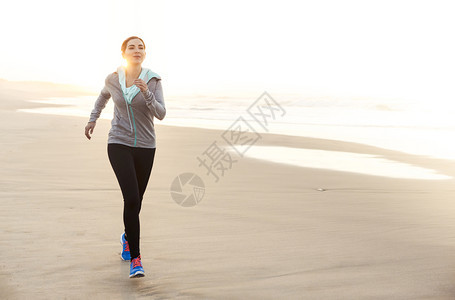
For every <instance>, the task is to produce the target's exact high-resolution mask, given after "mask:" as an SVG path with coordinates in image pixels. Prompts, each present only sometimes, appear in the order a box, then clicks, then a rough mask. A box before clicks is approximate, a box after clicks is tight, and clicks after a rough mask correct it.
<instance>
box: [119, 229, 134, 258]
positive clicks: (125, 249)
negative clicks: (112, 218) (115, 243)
mask: <svg viewBox="0 0 455 300" xmlns="http://www.w3.org/2000/svg"><path fill="white" fill-rule="evenodd" d="M120 244H122V255H121V257H122V259H123V260H131V255H130V245H129V244H128V241H127V240H126V239H125V233H122V235H121V236H120Z"/></svg>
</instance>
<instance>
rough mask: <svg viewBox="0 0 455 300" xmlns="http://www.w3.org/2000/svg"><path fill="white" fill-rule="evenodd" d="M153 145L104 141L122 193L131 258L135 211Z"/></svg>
mask: <svg viewBox="0 0 455 300" xmlns="http://www.w3.org/2000/svg"><path fill="white" fill-rule="evenodd" d="M155 151H156V148H136V147H129V146H126V145H121V144H108V145H107V153H108V156H109V161H110V162H111V166H112V169H113V170H114V173H115V176H116V177H117V180H118V183H119V185H120V188H121V190H122V195H123V223H124V225H125V233H126V236H127V240H128V244H129V247H130V254H131V259H133V258H136V257H138V256H139V254H140V251H139V237H140V226H139V212H140V211H141V205H142V198H143V196H144V192H145V188H146V187H147V183H148V181H149V178H150V173H151V172H152V167H153V160H154V158H155Z"/></svg>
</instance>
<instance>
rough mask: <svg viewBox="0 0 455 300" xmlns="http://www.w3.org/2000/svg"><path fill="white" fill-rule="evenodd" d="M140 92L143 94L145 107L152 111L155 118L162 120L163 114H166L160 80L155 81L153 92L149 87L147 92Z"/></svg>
mask: <svg viewBox="0 0 455 300" xmlns="http://www.w3.org/2000/svg"><path fill="white" fill-rule="evenodd" d="M142 94H143V95H144V98H145V103H146V104H147V107H148V108H149V109H150V110H151V111H152V113H153V115H154V116H155V117H156V118H157V119H159V120H163V119H164V116H166V107H165V105H164V98H163V87H162V86H161V80H158V81H157V82H156V87H155V92H154V93H152V92H151V91H150V89H149V90H147V92H145V93H142Z"/></svg>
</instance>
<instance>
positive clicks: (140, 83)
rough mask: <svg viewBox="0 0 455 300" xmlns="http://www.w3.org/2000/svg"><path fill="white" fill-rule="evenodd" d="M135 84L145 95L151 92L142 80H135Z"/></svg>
mask: <svg viewBox="0 0 455 300" xmlns="http://www.w3.org/2000/svg"><path fill="white" fill-rule="evenodd" d="M133 84H135V85H136V86H137V87H138V88H139V89H140V90H141V92H143V93H147V91H148V90H149V87H148V86H147V83H146V82H145V81H144V80H142V79H135V80H134V81H133Z"/></svg>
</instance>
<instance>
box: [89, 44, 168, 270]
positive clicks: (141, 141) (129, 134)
mask: <svg viewBox="0 0 455 300" xmlns="http://www.w3.org/2000/svg"><path fill="white" fill-rule="evenodd" d="M121 51H122V56H123V58H124V59H126V61H127V66H126V67H123V66H120V67H118V68H117V72H114V73H111V74H109V75H108V76H107V77H106V80H105V86H104V88H103V89H102V90H101V93H100V95H99V96H98V99H97V100H96V102H95V105H94V108H93V110H92V112H91V114H90V118H89V122H88V123H87V126H85V136H86V137H87V138H88V139H89V140H90V139H91V134H93V130H94V128H95V126H96V120H97V119H98V118H99V117H100V114H101V111H102V110H103V109H104V107H105V106H106V103H107V102H108V101H109V99H110V98H111V97H112V100H113V101H114V116H113V119H112V122H111V130H110V131H109V136H108V142H107V153H108V157H109V161H110V163H111V166H112V169H113V170H114V173H115V176H116V177H117V180H118V183H119V185H120V189H121V191H122V195H123V223H124V228H125V231H124V233H122V234H121V236H120V242H121V243H122V253H121V258H122V259H123V260H125V261H130V275H129V277H130V278H133V277H143V276H144V275H145V272H144V268H143V266H142V262H141V255H140V247H139V238H140V224H139V213H140V211H141V204H142V199H143V196H144V192H145V189H146V187H147V183H148V181H149V178H150V174H151V171H152V167H153V161H154V158H155V151H156V136H155V128H154V124H153V120H154V118H157V119H159V120H163V118H164V116H165V115H166V108H165V105H164V99H163V89H162V86H161V77H160V76H159V75H158V74H156V73H154V72H152V71H151V70H150V69H147V68H143V67H142V62H143V61H144V59H145V55H146V52H145V43H144V41H143V40H142V39H141V38H139V37H137V36H132V37H129V38H127V39H126V40H125V41H124V42H123V43H122V47H121Z"/></svg>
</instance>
